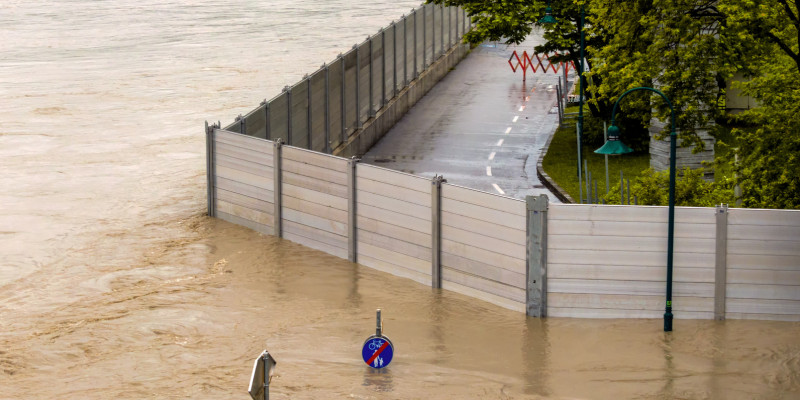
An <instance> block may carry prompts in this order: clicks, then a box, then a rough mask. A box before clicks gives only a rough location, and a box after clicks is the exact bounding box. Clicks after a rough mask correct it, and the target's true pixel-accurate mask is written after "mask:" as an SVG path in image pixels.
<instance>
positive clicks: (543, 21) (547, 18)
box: [539, 3, 558, 25]
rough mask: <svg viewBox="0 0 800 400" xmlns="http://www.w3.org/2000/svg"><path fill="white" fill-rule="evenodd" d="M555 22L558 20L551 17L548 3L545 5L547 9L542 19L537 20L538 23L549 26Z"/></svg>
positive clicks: (551, 13)
mask: <svg viewBox="0 0 800 400" xmlns="http://www.w3.org/2000/svg"><path fill="white" fill-rule="evenodd" d="M557 22H558V20H557V19H556V17H554V16H553V8H552V7H550V3H547V8H546V9H545V11H544V17H542V18H541V19H540V20H539V23H540V24H542V25H549V24H555V23H557Z"/></svg>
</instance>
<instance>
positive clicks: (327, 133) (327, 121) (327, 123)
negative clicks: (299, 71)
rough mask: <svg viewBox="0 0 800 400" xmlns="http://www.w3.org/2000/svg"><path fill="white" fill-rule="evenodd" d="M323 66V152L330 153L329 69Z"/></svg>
mask: <svg viewBox="0 0 800 400" xmlns="http://www.w3.org/2000/svg"><path fill="white" fill-rule="evenodd" d="M323 67H324V68H325V153H328V154H331V71H330V68H328V65H327V64H326V65H323Z"/></svg>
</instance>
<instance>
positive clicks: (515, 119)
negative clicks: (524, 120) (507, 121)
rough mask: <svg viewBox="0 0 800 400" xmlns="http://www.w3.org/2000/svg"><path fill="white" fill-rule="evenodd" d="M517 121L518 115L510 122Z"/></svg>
mask: <svg viewBox="0 0 800 400" xmlns="http://www.w3.org/2000/svg"><path fill="white" fill-rule="evenodd" d="M518 120H519V115H517V116H515V117H514V119H513V120H512V121H511V122H517V121H518Z"/></svg>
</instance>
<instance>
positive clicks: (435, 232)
mask: <svg viewBox="0 0 800 400" xmlns="http://www.w3.org/2000/svg"><path fill="white" fill-rule="evenodd" d="M445 182H447V180H446V179H444V177H442V176H441V175H435V176H434V177H433V179H432V180H431V185H432V186H431V287H433V288H434V289H441V288H442V260H441V257H442V183H445Z"/></svg>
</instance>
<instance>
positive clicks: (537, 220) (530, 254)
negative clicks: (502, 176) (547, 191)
mask: <svg viewBox="0 0 800 400" xmlns="http://www.w3.org/2000/svg"><path fill="white" fill-rule="evenodd" d="M525 202H526V204H527V218H526V219H527V230H528V238H527V246H526V247H527V251H526V253H527V257H526V260H527V261H526V262H527V268H526V278H527V279H526V281H527V284H526V291H525V305H526V307H525V309H526V313H527V315H528V316H530V317H546V316H547V209H548V198H547V195H544V194H541V195H539V196H537V197H534V196H528V197H526V198H525Z"/></svg>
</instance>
